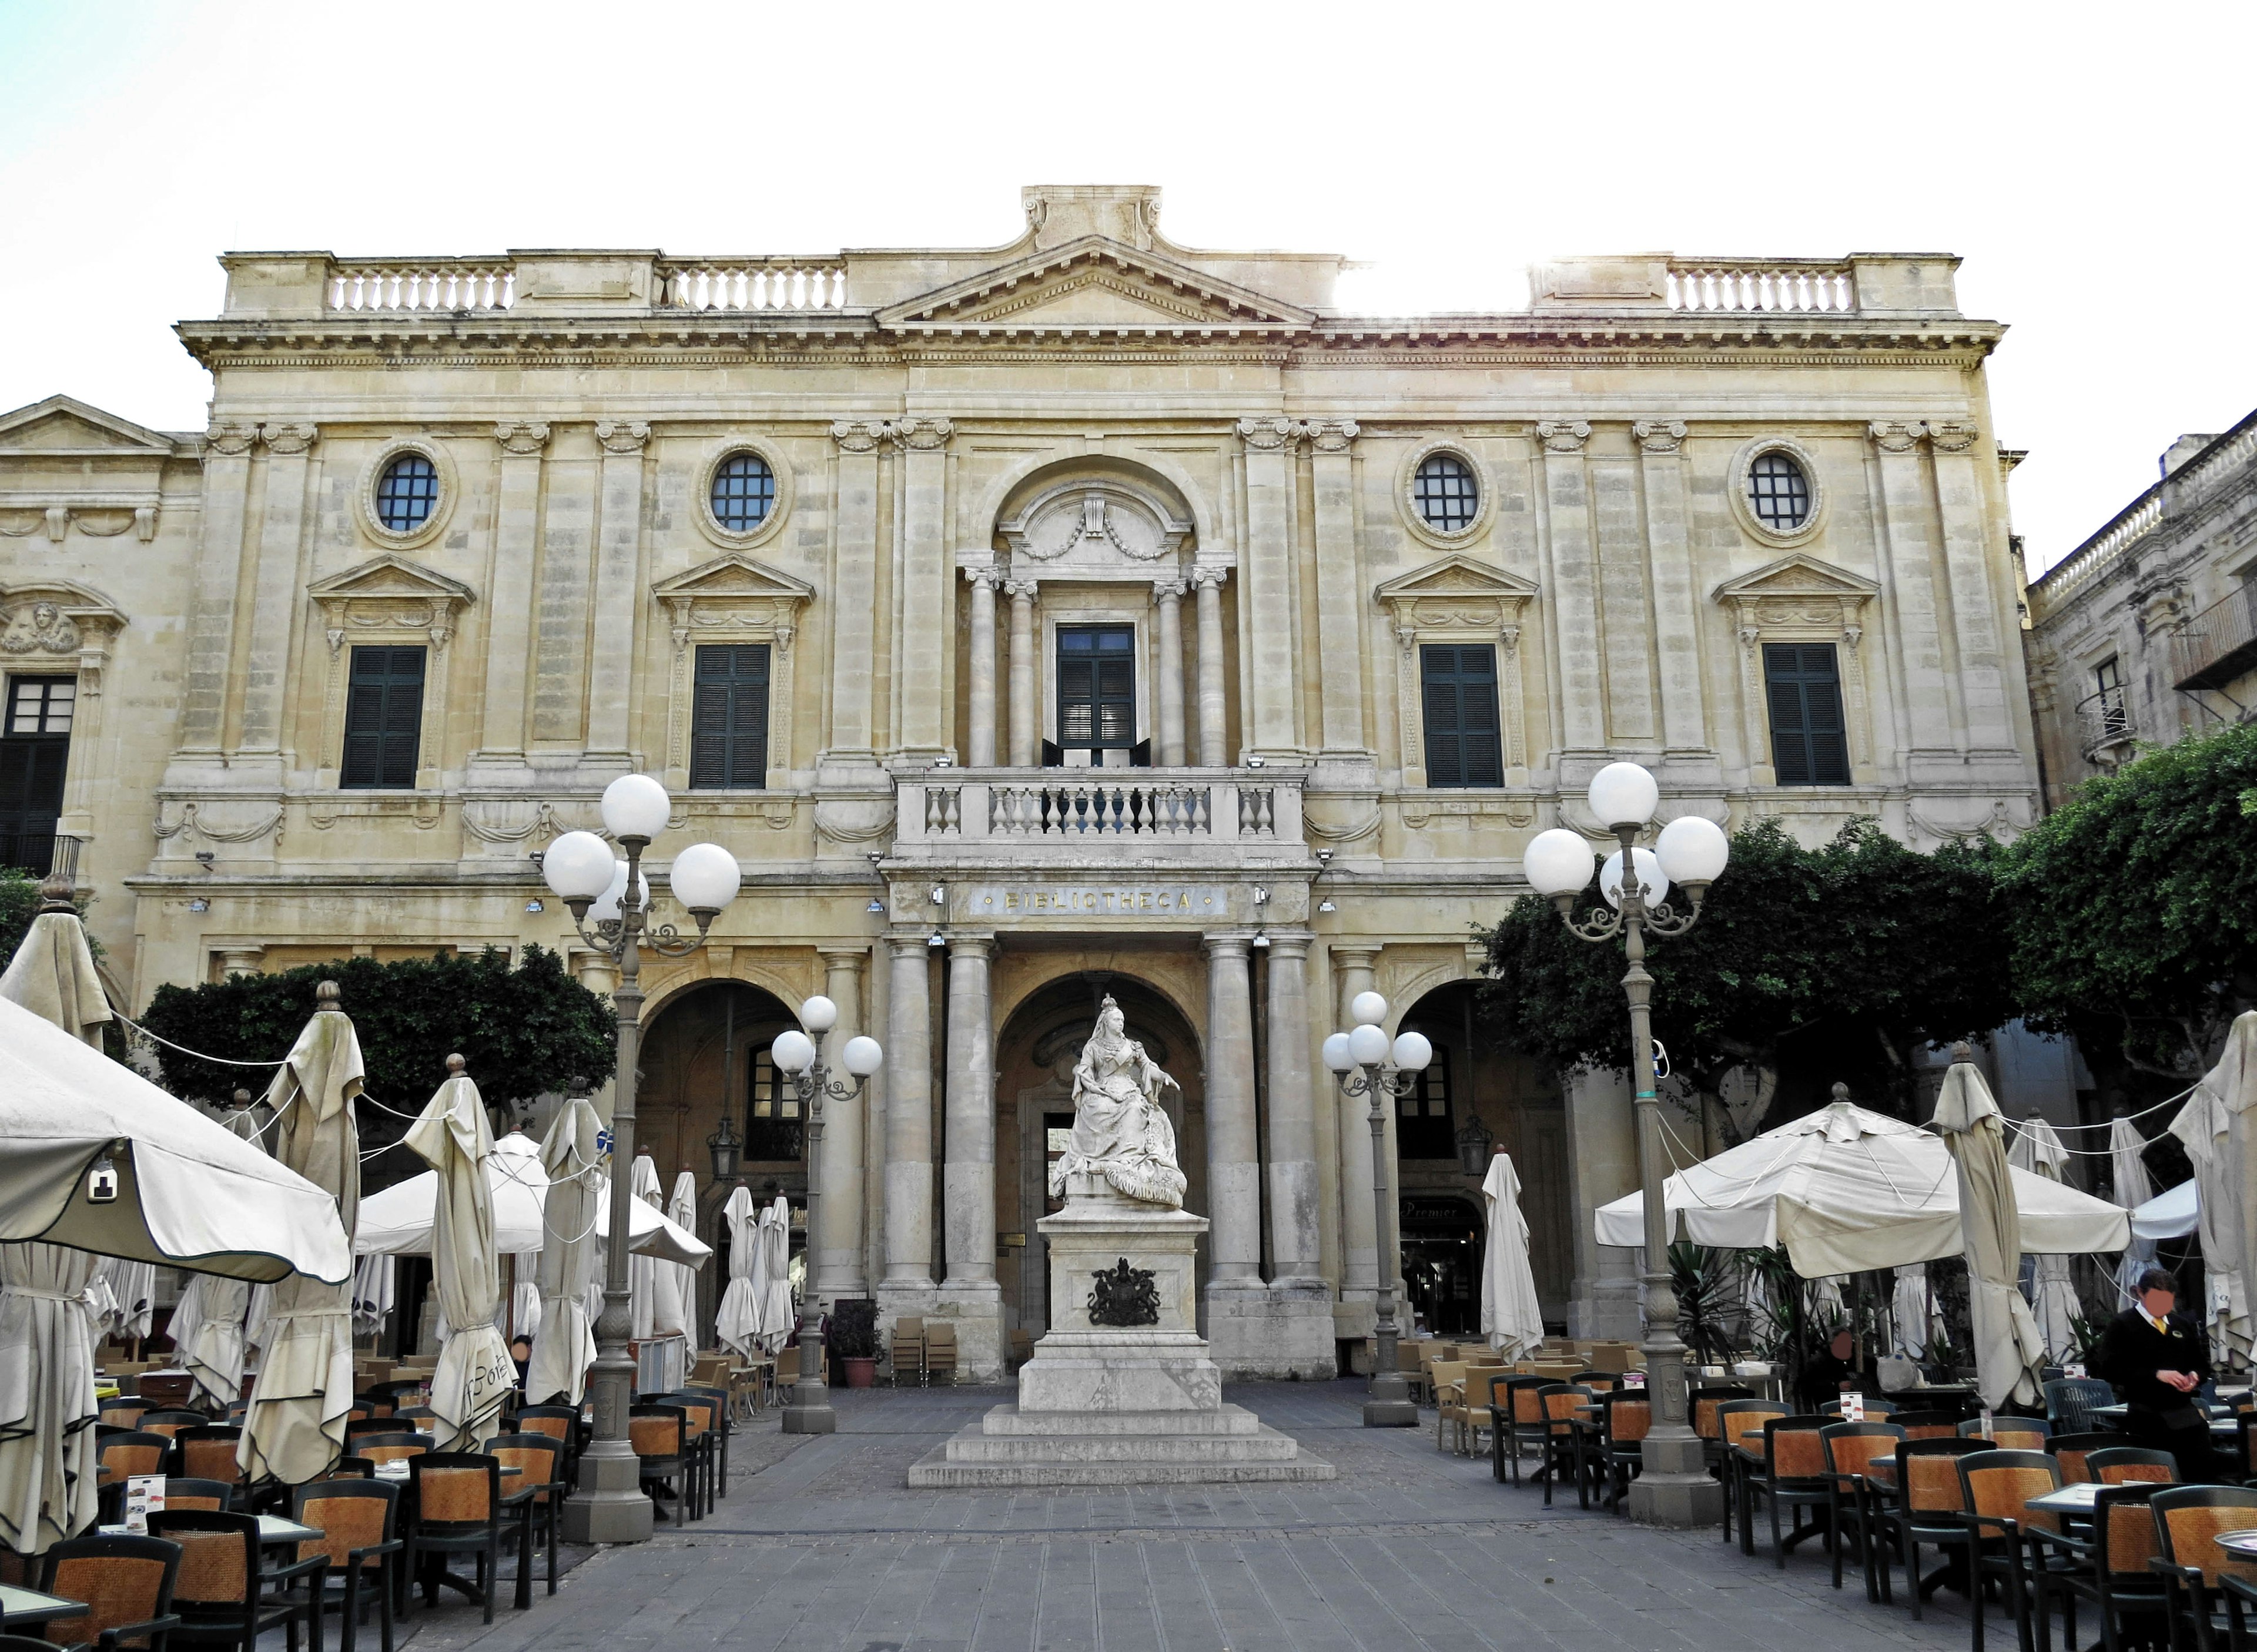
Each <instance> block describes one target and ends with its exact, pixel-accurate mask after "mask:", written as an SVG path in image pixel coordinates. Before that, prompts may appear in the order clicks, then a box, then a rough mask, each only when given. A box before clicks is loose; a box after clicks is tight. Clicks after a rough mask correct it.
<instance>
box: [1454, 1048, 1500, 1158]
mask: <svg viewBox="0 0 2257 1652" xmlns="http://www.w3.org/2000/svg"><path fill="white" fill-rule="evenodd" d="M1467 1054H1468V1056H1470V1055H1471V1054H1472V1052H1471V1051H1468V1052H1467ZM1457 1140H1458V1168H1459V1169H1461V1170H1462V1171H1464V1172H1465V1173H1466V1174H1467V1175H1470V1176H1484V1175H1488V1174H1489V1148H1490V1147H1491V1146H1492V1145H1493V1144H1494V1143H1495V1142H1496V1135H1495V1134H1494V1133H1491V1131H1490V1130H1489V1126H1487V1125H1485V1124H1483V1123H1482V1121H1481V1119H1480V1117H1479V1116H1478V1115H1475V1116H1472V1117H1468V1119H1467V1120H1466V1123H1465V1128H1463V1129H1462V1130H1461V1131H1459V1132H1458V1137H1457Z"/></svg>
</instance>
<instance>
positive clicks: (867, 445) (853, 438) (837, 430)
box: [831, 419, 893, 453]
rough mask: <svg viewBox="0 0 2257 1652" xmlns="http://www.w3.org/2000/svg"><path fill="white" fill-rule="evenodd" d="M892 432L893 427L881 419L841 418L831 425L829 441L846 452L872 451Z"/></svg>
mask: <svg viewBox="0 0 2257 1652" xmlns="http://www.w3.org/2000/svg"><path fill="white" fill-rule="evenodd" d="M890 434H893V427H892V426H890V425H888V424H887V423H886V421H885V420H882V419H841V420H839V421H838V423H837V424H835V425H833V426H831V441H835V442H837V443H838V445H839V446H840V447H841V448H845V450H846V451H847V452H848V453H874V452H876V451H877V448H878V444H879V443H880V442H881V441H884V440H885V439H886V438H887V437H888V435H890Z"/></svg>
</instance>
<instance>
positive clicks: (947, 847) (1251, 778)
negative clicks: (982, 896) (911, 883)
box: [894, 768, 1308, 866]
mask: <svg viewBox="0 0 2257 1652" xmlns="http://www.w3.org/2000/svg"><path fill="white" fill-rule="evenodd" d="M896 795H897V799H898V801H897V813H896V815H895V843H894V853H895V856H896V857H899V858H910V859H926V860H933V859H954V858H959V856H969V857H971V858H976V859H981V860H998V861H1008V862H1011V863H1014V864H1018V865H1044V864H1055V865H1059V866H1067V865H1085V866H1098V865H1112V864H1118V863H1120V862H1121V861H1122V860H1124V859H1131V860H1133V859H1143V858H1146V857H1148V856H1149V857H1152V858H1157V857H1159V856H1160V855H1163V854H1164V855H1166V856H1167V857H1169V858H1179V857H1181V856H1183V855H1185V854H1186V853H1188V854H1190V855H1191V856H1192V858H1194V859H1195V860H1197V861H1199V862H1201V863H1204V864H1206V865H1298V864H1299V863H1300V862H1302V861H1303V860H1305V858H1307V855H1308V850H1307V848H1306V846H1305V844H1304V843H1303V841H1302V837H1301V776H1300V774H1299V773H1298V771H1291V772H1284V771H1281V772H1278V773H1268V772H1265V771H1263V770H1261V769H1254V768H1121V769H1114V768H1087V769H1084V768H1034V769H1029V768H979V769H973V768H931V769H923V770H919V771H916V772H914V773H907V774H904V775H902V777H901V778H900V780H899V782H898V787H897V793H896ZM1207 851H1212V852H1207Z"/></svg>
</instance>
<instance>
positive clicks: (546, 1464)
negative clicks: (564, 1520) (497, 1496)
mask: <svg viewBox="0 0 2257 1652" xmlns="http://www.w3.org/2000/svg"><path fill="white" fill-rule="evenodd" d="M486 1450H487V1451H489V1452H490V1453H491V1454H492V1457H493V1458H494V1460H495V1461H496V1462H498V1463H499V1464H500V1465H502V1467H504V1468H506V1469H510V1468H513V1469H515V1470H517V1471H518V1477H517V1478H516V1479H513V1480H512V1481H510V1482H509V1489H508V1490H507V1491H506V1492H505V1493H503V1494H502V1506H503V1507H505V1508H508V1509H514V1510H515V1511H516V1513H517V1518H518V1542H517V1601H516V1605H517V1609H518V1610H519V1611H520V1612H523V1611H525V1610H526V1609H527V1607H529V1606H532V1604H533V1546H534V1543H535V1542H539V1543H541V1544H542V1546H543V1547H544V1548H545V1549H546V1550H547V1551H548V1592H549V1593H550V1594H555V1592H556V1533H557V1521H558V1520H559V1519H560V1518H561V1516H562V1513H563V1508H564V1499H565V1496H566V1494H567V1493H570V1491H571V1489H572V1488H571V1486H570V1484H569V1483H568V1482H567V1481H566V1480H565V1479H564V1448H563V1446H562V1444H559V1443H558V1442H557V1441H555V1439H553V1438H551V1437H549V1436H548V1435H546V1434H498V1435H496V1436H495V1437H493V1438H492V1440H490V1441H489V1442H487V1444H486Z"/></svg>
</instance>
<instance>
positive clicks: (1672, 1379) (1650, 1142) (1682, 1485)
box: [1521, 763, 1731, 1526]
mask: <svg viewBox="0 0 2257 1652" xmlns="http://www.w3.org/2000/svg"><path fill="white" fill-rule="evenodd" d="M1660 801H1661V788H1660V787H1659V786H1657V785H1656V784H1655V783H1654V779H1653V776H1652V775H1651V774H1649V773H1646V772H1645V770H1644V769H1642V768H1640V767H1639V766H1638V765H1637V764H1635V763H1610V764H1608V765H1607V766H1605V767H1604V768H1603V769H1601V770H1600V771H1599V772H1598V773H1596V774H1595V775H1593V776H1592V777H1591V789H1590V803H1591V813H1592V814H1593V815H1596V816H1597V817H1598V818H1599V820H1600V821H1601V822H1603V823H1604V824H1605V826H1606V828H1607V830H1609V831H1610V833H1612V834H1613V836H1614V837H1615V839H1616V841H1617V843H1618V844H1620V845H1621V847H1620V848H1618V849H1617V850H1616V851H1615V852H1614V853H1613V854H1611V855H1610V856H1608V857H1607V861H1606V865H1604V866H1603V867H1601V868H1600V870H1599V893H1600V894H1601V895H1602V896H1603V897H1604V898H1605V900H1606V904H1607V906H1608V907H1611V908H1612V910H1611V911H1602V910H1594V911H1593V912H1591V913H1589V914H1587V915H1586V916H1584V917H1582V918H1580V919H1579V918H1578V917H1576V915H1575V897H1576V896H1578V895H1580V894H1581V893H1582V892H1583V891H1584V890H1585V889H1586V888H1587V887H1588V886H1589V884H1590V881H1591V861H1592V858H1593V851H1592V849H1591V844H1590V840H1589V839H1588V838H1586V837H1584V836H1583V835H1582V834H1581V832H1572V831H1567V830H1561V829H1560V828H1558V827H1554V828H1553V830H1550V831H1545V832H1539V833H1538V834H1537V835H1536V836H1535V837H1534V838H1532V840H1531V841H1530V843H1529V845H1528V849H1527V852H1526V853H1525V855H1524V856H1523V857H1522V860H1521V870H1522V872H1523V873H1524V875H1525V876H1526V878H1527V879H1528V883H1529V886H1530V887H1531V888H1532V889H1534V890H1535V891H1536V893H1538V894H1539V895H1543V896H1546V897H1547V898H1548V899H1549V900H1551V902H1552V904H1553V906H1555V907H1558V908H1559V909H1560V918H1561V920H1562V921H1564V922H1565V923H1566V924H1567V928H1568V930H1569V931H1570V932H1571V933H1573V934H1574V935H1577V936H1578V937H1580V938H1581V939H1582V940H1585V941H1593V942H1604V941H1611V940H1612V939H1614V937H1615V936H1617V935H1620V936H1621V937H1622V938H1623V950H1624V955H1625V956H1626V957H1628V959H1629V961H1630V967H1629V969H1628V970H1627V971H1625V972H1624V976H1623V992H1624V996H1625V997H1627V998H1628V999H1629V1000H1630V1070H1631V1076H1632V1077H1634V1078H1635V1079H1636V1080H1637V1084H1638V1088H1637V1091H1636V1098H1637V1100H1636V1107H1637V1112H1638V1175H1639V1177H1640V1179H1641V1180H1642V1181H1643V1182H1644V1183H1645V1342H1644V1343H1643V1344H1641V1345H1640V1349H1641V1352H1644V1353H1645V1373H1646V1387H1647V1389H1648V1398H1649V1400H1650V1401H1651V1402H1652V1407H1653V1418H1652V1426H1651V1427H1650V1428H1649V1429H1648V1430H1647V1432H1646V1436H1645V1445H1644V1447H1643V1448H1642V1449H1643V1458H1644V1469H1643V1472H1641V1473H1640V1474H1639V1476H1638V1479H1637V1480H1636V1482H1635V1483H1633V1484H1632V1486H1631V1505H1630V1512H1631V1518H1632V1519H1634V1520H1640V1521H1646V1522H1647V1523H1649V1524H1652V1525H1660V1526H1708V1525H1714V1524H1715V1523H1716V1521H1719V1520H1721V1519H1723V1513H1724V1506H1723V1487H1721V1486H1718V1485H1717V1483H1716V1480H1715V1479H1712V1478H1711V1477H1710V1476H1709V1472H1708V1470H1707V1466H1706V1464H1705V1462H1704V1460H1703V1458H1702V1444H1701V1439H1700V1437H1699V1436H1698V1435H1696V1434H1695V1433H1694V1432H1693V1425H1692V1423H1691V1421H1690V1419H1689V1416H1688V1415H1687V1396H1686V1391H1685V1345H1684V1343H1683V1342H1682V1341H1680V1339H1679V1338H1678V1335H1677V1295H1676V1293H1675V1291H1673V1289H1671V1288H1670V1282H1669V1213H1668V1209H1667V1207H1666V1204H1664V1203H1663V1200H1662V1185H1663V1183H1664V1180H1665V1179H1666V1176H1667V1174H1668V1172H1667V1170H1666V1168H1665V1155H1664V1154H1663V1153H1662V1150H1661V1098H1660V1097H1659V1094H1658V1093H1657V1092H1656V1091H1655V1089H1654V1083H1655V1076H1654V1062H1653V1025H1652V1011H1651V1003H1652V994H1653V978H1652V976H1651V975H1648V974H1647V973H1646V971H1645V937H1646V934H1647V932H1648V931H1651V932H1652V933H1653V934H1655V935H1683V934H1684V933H1685V932H1686V931H1687V929H1689V928H1692V927H1693V924H1694V921H1695V919H1697V918H1698V917H1699V916H1700V915H1701V901H1702V897H1703V896H1705V895H1706V894H1707V893H1709V885H1710V884H1711V883H1713V882H1715V881H1716V877H1717V875H1718V874H1719V873H1721V872H1723V870H1724V863H1725V862H1726V861H1727V860H1729V859H1730V858H1731V844H1730V842H1729V841H1727V840H1726V838H1725V837H1724V834H1723V831H1722V830H1720V829H1719V828H1718V827H1717V826H1716V822H1713V821H1709V820H1704V819H1702V817H1701V816H1700V815H1683V816H1681V817H1680V818H1679V819H1676V820H1673V821H1671V822H1669V823H1668V824H1667V825H1666V826H1664V827H1663V828H1662V829H1661V834H1660V836H1659V837H1657V838H1656V839H1655V840H1654V845H1653V847H1652V849H1651V850H1646V849H1641V848H1639V847H1638V841H1637V840H1638V834H1639V832H1641V831H1642V830H1645V827H1646V825H1647V823H1648V822H1651V821H1652V819H1653V811H1654V808H1655V807H1656V806H1657V805H1658V804H1659V802H1660ZM1625 861H1628V863H1629V865H1630V868H1631V876H1630V877H1629V878H1627V879H1625V878H1624V876H1623V867H1624V862H1625ZM1672 883H1675V884H1676V885H1677V886H1679V887H1680V888H1682V889H1683V890H1684V891H1685V898H1686V901H1687V910H1686V911H1684V912H1682V913H1680V912H1676V911H1674V910H1673V909H1672V908H1671V907H1670V906H1669V905H1668V903H1667V902H1666V900H1664V897H1665V896H1666V895H1667V894H1668V893H1669V886H1670V885H1671V884H1672Z"/></svg>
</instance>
